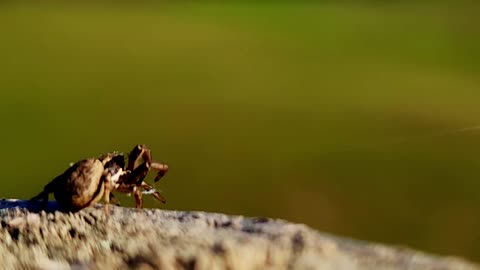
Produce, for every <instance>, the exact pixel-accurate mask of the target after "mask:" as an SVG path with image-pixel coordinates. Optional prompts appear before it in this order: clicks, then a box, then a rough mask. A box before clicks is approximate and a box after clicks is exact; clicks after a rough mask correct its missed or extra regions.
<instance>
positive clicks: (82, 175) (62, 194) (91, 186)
mask: <svg viewBox="0 0 480 270" xmlns="http://www.w3.org/2000/svg"><path fill="white" fill-rule="evenodd" d="M150 169H153V170H155V171H157V172H158V173H157V175H156V177H155V180H154V181H155V182H157V181H158V180H160V178H161V177H162V176H164V175H165V173H167V171H168V165H167V164H165V163H159V162H154V161H152V156H151V153H150V149H148V148H147V147H146V146H145V145H136V146H135V147H134V148H133V150H132V151H131V152H130V154H129V155H128V165H127V166H125V157H124V155H123V154H121V153H118V152H112V153H107V154H105V155H102V156H100V157H98V158H89V159H85V160H81V161H78V162H77V163H75V164H73V165H72V166H71V167H70V168H68V169H67V170H66V171H65V172H64V173H62V174H61V175H59V176H57V177H56V178H55V179H53V180H52V181H51V182H50V183H48V184H47V185H46V186H45V187H44V190H43V191H42V192H40V194H38V195H37V196H35V197H33V198H32V200H42V201H43V204H42V206H43V208H46V205H47V202H48V195H49V194H50V193H53V195H54V196H55V199H56V200H57V202H58V204H59V205H60V206H61V207H63V208H64V209H65V210H68V211H78V210H81V209H83V208H85V207H88V206H91V205H93V204H95V203H97V202H98V201H100V200H101V199H102V197H103V199H104V200H105V210H106V211H108V204H109V203H110V200H112V201H113V200H115V198H114V196H113V193H111V192H112V191H118V192H123V193H128V194H133V195H134V197H135V202H136V206H137V208H142V193H145V194H152V195H153V197H154V198H155V199H157V200H158V201H160V202H161V203H165V202H166V200H165V198H164V197H163V196H162V195H160V193H159V192H158V191H156V190H155V188H153V187H152V186H151V185H149V184H147V183H146V182H145V181H144V179H145V177H146V176H147V174H148V172H149V171H150Z"/></svg>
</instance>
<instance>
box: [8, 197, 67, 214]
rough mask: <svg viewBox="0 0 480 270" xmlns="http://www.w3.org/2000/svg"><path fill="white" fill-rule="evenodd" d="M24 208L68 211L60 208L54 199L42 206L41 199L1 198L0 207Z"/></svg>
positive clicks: (37, 210) (29, 209)
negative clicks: (44, 206)
mask: <svg viewBox="0 0 480 270" xmlns="http://www.w3.org/2000/svg"><path fill="white" fill-rule="evenodd" d="M13 208H18V209H26V210H28V211H30V212H33V213H38V212H41V211H45V212H47V213H53V212H56V211H60V212H68V211H65V210H64V209H62V207H61V206H60V205H59V204H58V203H57V202H56V201H49V202H48V203H47V207H46V208H43V203H42V202H41V201H29V200H15V199H1V200H0V209H13Z"/></svg>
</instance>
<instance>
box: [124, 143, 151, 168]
mask: <svg viewBox="0 0 480 270" xmlns="http://www.w3.org/2000/svg"><path fill="white" fill-rule="evenodd" d="M141 158H143V159H144V162H146V163H150V162H151V159H152V157H151V154H150V149H148V148H147V147H146V146H145V145H143V144H138V145H136V146H135V147H134V148H133V150H132V151H131V152H130V154H129V155H128V167H127V170H129V171H133V170H135V169H136V168H137V167H138V162H139V161H140V159H141Z"/></svg>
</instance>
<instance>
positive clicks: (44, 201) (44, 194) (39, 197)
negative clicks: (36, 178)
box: [30, 190, 51, 209]
mask: <svg viewBox="0 0 480 270" xmlns="http://www.w3.org/2000/svg"><path fill="white" fill-rule="evenodd" d="M50 193H51V192H48V191H45V190H44V191H42V192H40V193H39V194H38V195H36V196H35V197H33V198H31V199H30V201H39V200H41V201H42V209H46V208H47V203H48V195H49V194H50Z"/></svg>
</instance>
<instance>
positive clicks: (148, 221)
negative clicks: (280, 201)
mask: <svg viewBox="0 0 480 270" xmlns="http://www.w3.org/2000/svg"><path fill="white" fill-rule="evenodd" d="M38 207H39V204H36V203H30V202H28V201H19V200H0V223H1V229H0V265H1V267H2V269H208V270H215V269H229V270H235V269H321V270H333V269H346V270H367V269H368V270H375V269H385V270H387V269H388V270H396V269H411V270H433V269H435V270H450V269H451V270H467V269H468V270H474V269H477V270H479V269H480V268H478V267H477V266H475V265H474V264H471V263H469V262H467V261H464V260H462V259H459V258H453V257H437V256H432V255H427V254H424V253H422V252H418V251H414V250H409V249H404V248H403V249H401V248H393V247H387V246H384V245H380V244H372V243H368V242H360V241H354V240H348V239H344V238H339V237H335V236H331V235H327V234H323V233H319V232H317V231H314V230H312V229H310V228H308V227H307V226H305V225H299V224H291V223H288V222H286V221H282V220H272V219H268V218H245V217H241V216H227V215H223V214H213V213H205V212H180V211H164V210H158V209H155V210H154V209H143V210H137V209H132V208H123V207H116V206H110V213H109V215H108V216H107V215H106V212H105V211H104V209H103V207H102V206H101V205H98V206H96V207H90V208H86V209H83V210H81V211H79V212H77V213H63V212H61V211H58V205H56V203H55V202H49V204H48V207H47V211H40V210H39V208H38Z"/></svg>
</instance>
